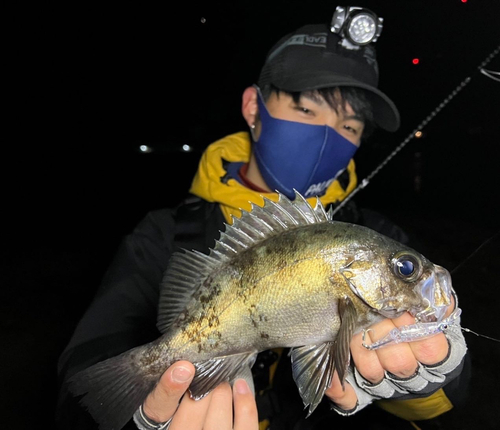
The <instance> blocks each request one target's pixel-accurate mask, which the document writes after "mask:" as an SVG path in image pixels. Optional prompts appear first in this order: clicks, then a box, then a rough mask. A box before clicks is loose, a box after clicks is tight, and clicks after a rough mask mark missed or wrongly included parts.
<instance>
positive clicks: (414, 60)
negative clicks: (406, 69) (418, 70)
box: [411, 58, 420, 64]
mask: <svg viewBox="0 0 500 430" xmlns="http://www.w3.org/2000/svg"><path fill="white" fill-rule="evenodd" d="M411 62H412V63H413V64H418V63H420V60H419V59H418V58H414V59H413V60H411Z"/></svg>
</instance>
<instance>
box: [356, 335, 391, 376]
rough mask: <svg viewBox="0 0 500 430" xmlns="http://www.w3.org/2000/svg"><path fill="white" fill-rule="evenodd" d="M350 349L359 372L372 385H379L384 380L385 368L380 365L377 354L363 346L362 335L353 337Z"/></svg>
mask: <svg viewBox="0 0 500 430" xmlns="http://www.w3.org/2000/svg"><path fill="white" fill-rule="evenodd" d="M350 347H351V356H352V361H353V363H354V365H355V366H356V368H357V369H358V372H359V373H361V375H363V377H364V378H365V379H366V380H367V381H369V382H371V383H372V384H377V383H379V382H380V381H381V380H382V379H383V378H384V368H383V367H382V364H380V360H379V359H378V356H377V352H376V351H371V350H369V349H367V348H365V347H364V346H363V339H362V334H361V333H358V334H356V335H354V336H353V338H352V340H351V345H350Z"/></svg>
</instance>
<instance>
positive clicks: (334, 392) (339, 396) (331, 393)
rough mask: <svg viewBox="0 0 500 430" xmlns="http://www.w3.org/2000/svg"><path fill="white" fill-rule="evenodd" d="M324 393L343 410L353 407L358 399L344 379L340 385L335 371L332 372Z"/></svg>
mask: <svg viewBox="0 0 500 430" xmlns="http://www.w3.org/2000/svg"><path fill="white" fill-rule="evenodd" d="M325 395H326V396H327V397H328V398H329V399H330V400H331V401H332V402H333V403H335V404H336V405H337V406H338V407H339V408H341V409H344V410H345V411H348V410H351V409H353V408H354V407H355V406H356V403H357V401H358V396H357V395H356V392H355V391H354V389H353V388H352V387H351V385H350V384H349V382H347V381H346V382H345V383H344V387H342V384H341V383H340V379H339V376H338V374H337V371H335V373H334V374H333V378H332V383H331V384H330V387H328V388H327V390H326V391H325Z"/></svg>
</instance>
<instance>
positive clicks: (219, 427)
mask: <svg viewBox="0 0 500 430" xmlns="http://www.w3.org/2000/svg"><path fill="white" fill-rule="evenodd" d="M232 428H233V393H232V391H231V386H230V385H229V384H228V383H227V382H226V383H223V384H220V385H219V386H218V387H217V388H216V389H215V390H214V391H213V393H212V399H211V400H210V406H209V408H208V412H207V416H206V420H205V423H204V425H203V430H231V429H232Z"/></svg>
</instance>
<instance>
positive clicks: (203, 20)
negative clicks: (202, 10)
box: [200, 16, 207, 24]
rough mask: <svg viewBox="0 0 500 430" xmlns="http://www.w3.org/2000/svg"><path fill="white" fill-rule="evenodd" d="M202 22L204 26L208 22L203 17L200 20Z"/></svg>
mask: <svg viewBox="0 0 500 430" xmlns="http://www.w3.org/2000/svg"><path fill="white" fill-rule="evenodd" d="M200 21H201V23H202V24H205V23H206V22H207V19H206V18H205V17H203V16H202V17H201V19H200Z"/></svg>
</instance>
